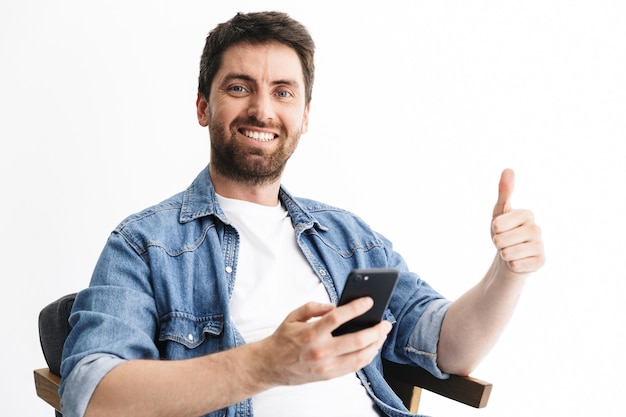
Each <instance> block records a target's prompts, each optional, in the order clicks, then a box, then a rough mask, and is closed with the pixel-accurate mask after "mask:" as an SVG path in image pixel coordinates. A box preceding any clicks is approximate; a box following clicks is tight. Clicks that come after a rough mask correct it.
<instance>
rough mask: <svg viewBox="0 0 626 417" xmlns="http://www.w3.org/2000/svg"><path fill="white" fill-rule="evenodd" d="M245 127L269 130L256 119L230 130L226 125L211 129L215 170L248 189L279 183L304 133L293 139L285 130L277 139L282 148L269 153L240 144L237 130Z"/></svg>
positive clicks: (218, 124)
mask: <svg viewBox="0 0 626 417" xmlns="http://www.w3.org/2000/svg"><path fill="white" fill-rule="evenodd" d="M242 124H248V125H253V126H257V127H268V126H267V125H266V124H264V123H262V122H259V121H257V120H256V119H251V120H246V121H240V120H235V121H233V123H231V126H230V128H226V126H225V125H224V124H223V123H216V122H212V123H211V124H210V125H209V134H210V135H211V166H212V167H213V168H214V169H215V170H216V172H217V173H219V174H220V175H222V176H224V177H226V178H229V179H231V180H233V181H236V182H239V183H243V184H247V185H253V186H258V185H264V184H269V183H272V182H275V181H277V180H279V179H280V177H281V175H282V173H283V171H284V169H285V166H286V165H287V161H288V160H289V158H290V157H291V155H293V153H294V151H295V150H296V147H297V145H298V142H299V141H300V136H301V135H302V131H301V130H298V131H296V132H292V133H291V134H290V135H289V134H288V133H287V132H286V131H285V129H284V128H282V127H281V128H280V135H279V137H278V138H276V139H274V141H278V142H279V143H278V145H277V146H275V147H274V149H272V150H269V149H265V148H263V147H254V146H251V145H249V144H248V143H245V142H241V141H239V140H237V137H236V136H237V126H241V125H242Z"/></svg>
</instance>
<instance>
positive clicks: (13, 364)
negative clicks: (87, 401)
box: [0, 0, 626, 417]
mask: <svg viewBox="0 0 626 417" xmlns="http://www.w3.org/2000/svg"><path fill="white" fill-rule="evenodd" d="M262 9H278V10H282V11H286V12H288V13H290V14H291V15H292V16H293V17H295V18H297V19H299V20H301V21H302V22H303V23H304V24H305V25H306V26H307V27H308V28H309V29H310V31H311V32H312V34H313V36H314V39H315V40H316V43H317V47H318V53H317V79H316V85H315V88H314V93H313V102H312V110H311V126H310V127H311V128H310V131H309V133H307V134H306V135H305V136H304V137H303V140H302V141H301V146H300V148H299V150H298V151H297V152H296V155H295V156H294V157H293V158H292V161H291V162H290V165H289V168H288V171H287V172H286V175H285V178H284V183H285V185H286V186H287V187H288V189H289V190H290V191H292V192H293V193H294V194H296V195H301V196H307V197H311V198H316V199H319V200H322V201H325V202H328V203H332V204H336V205H339V206H342V207H345V208H348V209H351V210H353V211H355V212H357V213H358V214H359V215H361V216H362V217H363V218H365V219H366V221H368V222H369V223H370V224H371V225H372V226H374V227H375V228H376V229H377V230H379V231H380V232H382V233H383V234H385V235H386V236H387V237H389V238H390V239H391V240H392V241H394V242H395V244H396V248H397V249H398V250H399V251H400V252H401V253H402V254H403V255H404V256H405V258H406V259H407V260H408V261H409V264H410V265H411V266H412V267H413V269H415V270H416V271H417V272H418V273H419V274H420V275H421V276H422V277H423V278H425V279H426V280H427V281H429V282H430V283H431V284H432V285H433V286H435V287H436V288H437V289H439V290H440V291H441V292H443V293H444V294H446V295H447V296H449V297H450V298H455V297H457V296H458V295H459V294H460V293H462V292H463V291H464V290H465V289H467V288H469V286H471V285H472V284H473V283H475V282H476V281H477V280H478V279H479V278H480V277H481V276H482V275H483V273H484V272H485V271H486V269H487V267H488V265H489V264H490V261H491V258H492V256H493V249H492V247H491V243H490V238H489V222H490V216H491V209H492V206H493V204H494V203H495V199H496V194H497V182H498V179H499V175H500V172H501V170H502V169H503V168H505V167H511V168H513V169H515V171H516V173H517V188H516V192H515V195H514V199H513V205H514V206H515V207H525V208H530V209H532V210H533V211H534V212H535V214H536V218H537V221H538V222H539V223H540V224H541V226H542V227H543V230H544V239H545V243H546V252H547V256H548V263H547V265H546V266H545V268H544V269H542V270H541V272H539V273H537V274H535V275H534V276H533V277H532V278H531V279H530V280H529V282H528V285H527V287H526V290H525V294H524V296H523V299H522V301H521V304H520V305H519V307H518V310H517V312H516V315H515V317H514V319H513V321H512V322H511V323H510V325H509V327H508V328H507V330H506V332H505V333H504V335H503V336H502V338H501V340H500V342H499V344H498V345H497V346H496V348H495V349H494V350H493V351H492V353H491V355H490V356H489V357H488V358H487V359H486V360H485V361H484V362H483V363H482V364H481V365H480V367H479V368H478V369H477V370H476V372H475V373H474V375H475V376H477V377H479V378H481V379H485V380H488V381H490V382H492V383H493V384H494V390H493V393H492V398H491V400H490V404H489V406H488V407H487V408H486V409H484V410H475V409H472V408H469V407H465V406H460V405H457V404H453V403H452V402H451V401H447V400H446V401H440V400H438V399H436V398H434V397H431V396H429V395H425V397H424V400H423V404H422V408H421V410H422V412H424V413H427V414H431V415H435V416H483V417H486V416H499V417H501V416H513V415H514V416H522V415H539V416H551V415H600V414H603V415H605V416H610V415H614V416H616V415H623V411H620V410H621V409H622V408H623V402H622V401H620V397H622V396H623V394H622V391H623V382H622V379H623V374H624V372H626V366H625V364H624V359H623V355H624V351H625V349H626V342H625V341H624V340H625V338H624V333H625V331H624V329H625V328H626V318H625V317H626V314H625V313H626V312H625V305H626V303H625V301H624V298H625V292H626V284H625V283H624V281H625V278H626V274H625V267H624V265H625V262H624V261H625V260H626V259H625V253H626V244H625V243H624V236H625V235H626V223H625V220H624V214H625V213H626V201H625V200H626V191H625V187H624V180H625V179H626V169H625V168H624V161H625V160H626V151H625V150H624V149H625V147H624V146H623V142H624V140H625V139H626V81H625V80H626V76H625V75H626V25H625V24H624V22H626V6H625V3H624V2H621V1H602V0H597V1H591V0H589V1H582V0H579V1H574V0H568V1H566V0H562V1H557V0H543V1H537V0H529V1H524V2H522V1H516V2H514V1H495V0H491V1H480V2H478V1H438V2H435V1H422V2H411V3H410V2H408V1H397V0H387V1H384V2H367V1H352V2H339V1H334V2H306V3H304V2H302V3H298V4H296V3H295V2H291V1H286V0H285V1H273V0H268V1H266V2H264V3H263V4H262V5H261V2H252V1H247V2H246V1H228V2H226V1H224V2H209V1H180V2H165V1H107V2H93V1H79V0H65V1H60V0H59V1H54V2H47V1H42V0H39V1H36V0H20V1H6V0H5V1H3V2H2V3H0V138H1V144H2V145H1V146H2V147H1V150H0V170H1V171H0V173H1V175H0V181H1V187H2V188H1V191H2V204H1V205H0V207H1V209H0V210H2V211H1V213H0V221H2V229H1V230H2V242H1V245H2V247H1V248H2V249H1V251H0V256H1V261H2V282H3V289H2V290H1V297H2V300H1V303H0V306H2V310H3V319H2V325H1V329H0V330H1V332H0V334H1V335H2V336H1V337H2V343H0V358H1V359H0V360H1V362H2V366H1V368H2V370H3V372H2V377H1V378H0V392H1V394H0V395H1V396H2V399H3V407H2V408H3V411H2V413H3V414H4V415H12V416H31V417H33V416H51V415H52V410H51V409H50V408H49V407H48V406H47V405H46V404H44V403H43V401H41V400H39V399H38V398H37V397H36V396H35V389H34V386H33V379H32V370H33V369H34V368H38V367H43V366H44V365H45V362H44V359H43V356H42V354H41V350H40V348H39V340H38V334H37V316H38V313H39V310H40V309H41V308H42V307H43V306H44V305H46V304H47V303H48V302H50V301H52V300H54V299H56V298H57V297H60V296H62V295H64V294H66V293H68V292H74V291H76V290H79V289H81V288H82V287H84V286H86V285H87V283H88V280H89V277H90V274H91V271H92V269H93V266H94V264H95V262H96V259H97V257H98V255H99V253H100V250H101V249H102V247H103V245H104V243H105V240H106V238H107V236H108V234H109V232H110V231H111V230H112V229H113V228H114V227H115V226H116V224H117V223H118V222H119V221H121V220H122V219H123V218H124V217H125V216H126V215H128V214H130V213H133V212H135V211H138V210H140V209H143V208H144V207H146V206H148V205H151V204H153V203H156V202H159V201H161V200H162V199H164V198H166V197H169V196H170V195H172V194H174V193H176V192H178V191H180V190H182V189H184V188H185V187H186V186H187V185H188V184H189V183H190V182H191V180H192V179H193V178H194V177H195V175H196V174H197V173H198V172H199V171H200V170H201V169H202V168H203V167H204V166H205V165H206V163H207V161H208V157H209V155H208V152H209V145H208V134H207V132H206V130H205V129H203V128H200V127H199V126H198V125H197V122H196V118H195V108H194V100H195V95H196V79H197V68H198V61H199V56H200V53H201V50H202V47H203V44H204V37H205V36H206V34H207V32H208V31H209V30H210V29H211V28H212V27H213V26H214V25H215V24H217V23H219V22H221V21H224V20H226V19H228V18H230V17H231V16H232V15H233V14H234V13H235V12H236V11H240V10H241V11H253V10H262Z"/></svg>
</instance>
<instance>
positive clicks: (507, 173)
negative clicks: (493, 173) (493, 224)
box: [493, 168, 515, 219]
mask: <svg viewBox="0 0 626 417" xmlns="http://www.w3.org/2000/svg"><path fill="white" fill-rule="evenodd" d="M514 187H515V173H514V172H513V170H512V169H508V168H507V169H505V170H504V171H502V176H500V184H499V185H498V201H497V202H496V205H495V207H494V208H493V218H494V219H495V218H496V217H498V216H500V215H501V214H504V213H507V212H509V211H510V210H511V195H512V194H513V188H514Z"/></svg>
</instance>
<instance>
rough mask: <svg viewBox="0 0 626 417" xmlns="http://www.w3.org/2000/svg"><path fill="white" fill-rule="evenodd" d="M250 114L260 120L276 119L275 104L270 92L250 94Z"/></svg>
mask: <svg viewBox="0 0 626 417" xmlns="http://www.w3.org/2000/svg"><path fill="white" fill-rule="evenodd" d="M248 116H254V118H256V119H257V120H258V121H260V122H267V121H269V120H272V119H274V117H275V114H274V105H273V102H272V98H271V96H270V95H269V94H253V95H251V96H250V103H249V106H248Z"/></svg>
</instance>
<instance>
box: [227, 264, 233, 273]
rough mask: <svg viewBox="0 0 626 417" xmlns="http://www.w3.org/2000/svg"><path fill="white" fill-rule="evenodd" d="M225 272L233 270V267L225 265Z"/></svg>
mask: <svg viewBox="0 0 626 417" xmlns="http://www.w3.org/2000/svg"><path fill="white" fill-rule="evenodd" d="M226 272H228V273H229V274H230V273H231V272H233V268H232V267H230V266H227V267H226Z"/></svg>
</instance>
